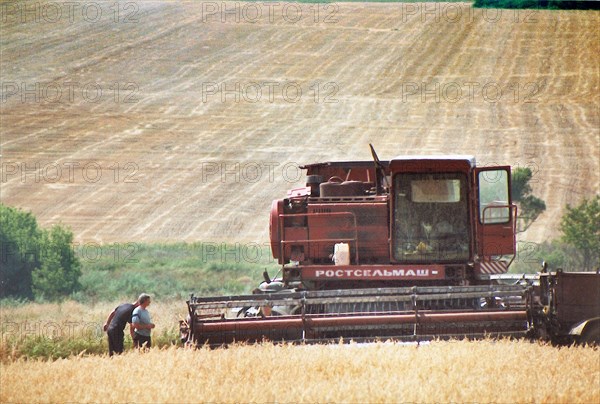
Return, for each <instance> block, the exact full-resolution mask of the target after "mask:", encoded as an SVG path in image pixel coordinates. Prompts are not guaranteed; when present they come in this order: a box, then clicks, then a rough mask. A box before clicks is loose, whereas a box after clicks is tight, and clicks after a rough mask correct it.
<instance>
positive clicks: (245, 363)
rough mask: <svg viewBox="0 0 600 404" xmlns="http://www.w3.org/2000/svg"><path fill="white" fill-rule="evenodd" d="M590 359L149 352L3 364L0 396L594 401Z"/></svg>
mask: <svg viewBox="0 0 600 404" xmlns="http://www.w3.org/2000/svg"><path fill="white" fill-rule="evenodd" d="M598 361H599V356H598V350H593V349H590V348H582V347H578V348H568V349H566V348H565V349H556V348H552V347H549V346H543V345H538V344H531V343H527V342H509V341H499V342H493V341H481V342H445V343H441V342H434V343H431V344H427V345H421V346H417V345H408V346H407V345H397V344H391V343H379V344H372V345H357V344H350V345H329V346H290V345H282V346H273V345H269V344H264V345H260V346H232V347H230V348H228V349H216V350H210V349H206V348H203V349H199V350H189V349H183V348H169V349H164V350H158V349H153V350H151V351H150V352H147V353H142V354H140V353H137V352H131V353H128V354H125V355H123V356H121V357H116V358H113V359H109V358H108V357H106V356H104V357H75V358H71V359H68V360H58V361H55V362H52V363H47V362H43V361H39V362H38V361H30V362H27V361H17V362H14V363H4V364H2V365H0V366H1V368H0V369H1V375H0V382H1V385H2V389H1V390H0V401H2V402H28V401H35V402H41V403H45V402H131V401H135V402H173V403H185V402H352V403H382V402H386V403H387V402H540V403H560V402H564V403H597V402H599V401H600V389H599V388H598V386H599V385H600V369H599V364H598Z"/></svg>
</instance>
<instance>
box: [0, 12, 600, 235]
mask: <svg viewBox="0 0 600 404" xmlns="http://www.w3.org/2000/svg"><path fill="white" fill-rule="evenodd" d="M28 4H29V5H28V6H25V5H24V3H21V2H3V3H2V4H1V8H2V9H1V10H0V11H1V12H2V15H1V16H0V17H1V18H2V24H1V25H0V27H1V28H0V34H1V35H0V47H1V62H0V68H1V71H2V86H1V87H2V88H1V90H2V101H1V104H0V106H1V115H0V118H1V121H0V127H1V147H2V150H1V154H2V157H1V160H2V173H1V175H2V182H1V195H0V197H1V201H2V203H5V204H8V205H11V206H18V207H21V208H24V209H26V210H31V211H32V212H33V213H34V214H35V215H36V216H37V217H38V219H39V221H40V222H41V224H42V225H44V226H46V225H50V224H53V223H58V222H62V223H64V224H66V225H69V226H71V227H72V229H73V231H74V232H75V235H76V239H77V240H78V241H79V242H87V241H96V242H104V243H108V242H113V241H129V240H134V241H149V242H150V241H184V240H185V241H196V240H227V241H231V242H236V241H239V242H243V241H249V240H267V238H268V234H267V229H268V213H269V209H270V204H271V200H273V199H276V198H279V197H283V196H285V192H286V190H288V189H290V188H293V187H297V186H300V185H302V180H303V177H302V176H301V175H300V173H299V169H298V166H299V165H302V164H304V163H312V162H319V161H330V160H351V159H370V153H369V149H368V143H373V144H374V145H375V147H376V149H377V150H378V153H379V155H380V158H382V159H389V158H392V157H394V156H396V155H400V154H429V153H436V154H437V153H444V154H446V153H459V154H472V155H475V156H476V157H477V159H478V162H479V163H480V164H494V163H501V164H511V165H515V166H520V167H530V168H531V169H532V170H533V172H534V177H533V186H534V192H535V194H536V195H538V196H539V197H541V198H543V199H544V200H545V201H546V204H547V206H548V209H547V211H546V213H545V214H544V215H543V216H542V217H541V218H540V219H539V220H538V222H536V223H535V224H534V225H533V226H532V227H531V228H530V229H529V230H528V232H527V233H525V234H524V235H523V238H524V239H527V240H530V241H542V240H545V239H548V238H551V237H555V236H557V235H558V230H557V227H558V226H557V225H558V219H559V218H560V216H561V214H562V212H563V209H564V206H565V204H567V203H569V204H577V203H578V202H580V201H581V200H582V198H584V197H591V196H593V195H594V194H597V193H599V192H600V187H599V183H600V168H599V165H600V161H599V160H600V132H599V127H600V112H599V105H600V96H599V94H600V88H599V87H600V86H599V82H600V77H599V71H600V70H599V69H600V40H599V39H600V14H599V13H598V12H597V11H540V10H527V11H526V10H520V11H509V10H480V9H473V8H471V6H470V5H469V4H467V3H453V4H448V3H417V4H389V3H388V4H377V3H336V4H330V5H326V4H299V3H274V4H275V5H271V6H267V5H265V3H233V2H232V3H221V2H189V1H188V2H186V1H180V2H162V1H151V2H135V1H132V2H121V3H115V2H112V1H110V2H109V1H106V2H103V1H99V2H81V3H76V4H75V6H72V5H67V4H70V3H63V2H55V3H51V2H37V3H34V4H33V5H31V2H28ZM115 4H118V5H115Z"/></svg>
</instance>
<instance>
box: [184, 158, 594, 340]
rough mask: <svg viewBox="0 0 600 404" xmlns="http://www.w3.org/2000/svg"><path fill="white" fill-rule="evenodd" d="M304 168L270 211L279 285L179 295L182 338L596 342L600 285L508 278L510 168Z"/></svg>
mask: <svg viewBox="0 0 600 404" xmlns="http://www.w3.org/2000/svg"><path fill="white" fill-rule="evenodd" d="M371 152H372V155H373V161H342V162H326V163H316V164H309V165H306V166H304V167H302V168H303V169H304V170H306V173H307V181H306V186H305V187H301V188H298V189H293V190H291V191H289V192H288V195H287V197H286V198H283V199H279V200H276V201H273V204H272V208H271V212H270V222H269V226H270V238H271V251H272V254H273V257H274V258H275V259H276V260H277V261H278V262H279V264H280V265H281V274H282V276H281V277H280V278H277V279H273V280H272V279H270V278H269V277H268V275H267V274H266V273H265V282H263V283H262V284H261V285H260V287H259V288H257V289H256V291H255V293H254V294H252V295H243V296H216V297H195V296H191V298H190V300H189V301H188V302H187V304H188V311H189V318H188V320H187V321H185V322H182V324H181V331H182V339H185V340H186V341H188V342H194V343H198V344H203V343H209V344H212V345H220V344H227V343H231V342H234V341H249V342H253V341H261V340H265V339H266V340H272V341H280V340H285V341H305V342H313V341H324V340H337V339H339V338H344V339H346V340H349V339H353V340H372V339H377V338H394V339H399V340H411V341H415V340H428V339H432V338H463V337H469V338H474V337H483V336H533V337H540V338H548V339H552V340H554V341H557V342H570V341H573V340H583V341H586V342H590V341H598V340H599V339H600V331H599V328H600V274H567V273H563V272H558V273H553V274H549V273H542V274H540V275H538V276H514V275H508V274H507V271H508V268H509V266H510V264H511V262H512V261H513V259H514V257H515V254H516V238H515V236H516V221H517V207H516V205H514V204H513V203H512V200H511V184H510V180H511V175H510V167H509V166H486V167H478V166H477V165H476V161H475V158H474V157H472V156H457V155H447V156H400V157H397V158H394V159H392V160H389V161H381V160H379V158H378V157H377V155H376V153H375V151H374V149H373V148H372V147H371Z"/></svg>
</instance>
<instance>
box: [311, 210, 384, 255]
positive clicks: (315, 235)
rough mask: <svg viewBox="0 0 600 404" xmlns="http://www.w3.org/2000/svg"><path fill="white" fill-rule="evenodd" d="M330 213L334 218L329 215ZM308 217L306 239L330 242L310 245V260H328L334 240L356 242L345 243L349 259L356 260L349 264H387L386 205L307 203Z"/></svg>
mask: <svg viewBox="0 0 600 404" xmlns="http://www.w3.org/2000/svg"><path fill="white" fill-rule="evenodd" d="M333 213H338V215H331V214H333ZM343 213H346V214H343ZM308 214H309V215H308V217H307V220H308V228H309V229H310V238H311V239H316V240H332V241H328V242H322V243H313V244H312V245H311V246H310V257H311V258H313V259H315V260H325V261H326V260H330V257H329V256H330V254H331V253H332V252H333V246H334V244H335V243H336V241H335V240H349V239H354V238H357V239H356V240H354V241H351V242H350V243H349V244H350V247H351V254H350V256H351V257H357V259H358V262H356V259H353V261H354V262H353V264H360V263H375V262H380V263H388V262H389V256H388V248H387V245H388V232H389V230H388V206H387V201H381V202H371V201H365V202H358V203H344V202H339V203H311V204H309V206H308ZM355 226H356V227H355ZM356 248H358V254H356Z"/></svg>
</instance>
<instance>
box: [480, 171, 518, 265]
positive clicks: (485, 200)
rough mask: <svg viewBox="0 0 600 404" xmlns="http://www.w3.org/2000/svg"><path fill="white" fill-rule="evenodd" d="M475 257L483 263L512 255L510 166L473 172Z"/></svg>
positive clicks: (513, 230) (513, 210)
mask: <svg viewBox="0 0 600 404" xmlns="http://www.w3.org/2000/svg"><path fill="white" fill-rule="evenodd" d="M475 189H476V191H477V192H476V209H475V211H476V215H477V220H476V221H475V222H476V233H477V246H476V249H477V254H478V255H479V256H480V257H482V258H483V259H484V260H489V259H490V258H491V257H497V256H501V255H514V254H515V241H516V239H515V233H516V216H517V215H516V213H517V208H516V206H515V205H513V204H512V200H511V195H510V166H496V167H482V168H476V169H475Z"/></svg>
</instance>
